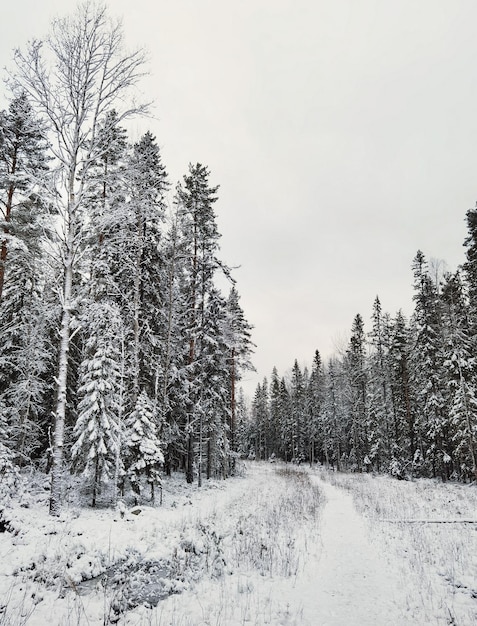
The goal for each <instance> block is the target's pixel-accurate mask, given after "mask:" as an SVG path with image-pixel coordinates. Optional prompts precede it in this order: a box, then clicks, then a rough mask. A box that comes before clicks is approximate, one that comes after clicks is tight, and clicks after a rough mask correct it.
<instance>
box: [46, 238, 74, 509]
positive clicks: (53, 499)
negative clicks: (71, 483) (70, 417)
mask: <svg viewBox="0 0 477 626" xmlns="http://www.w3.org/2000/svg"><path fill="white" fill-rule="evenodd" d="M73 258H74V251H73V232H72V227H71V226H70V232H69V234H68V241H67V254H66V259H65V274H64V286H63V311H62V316H61V331H60V354H59V363H58V378H57V385H58V397H57V403H56V413H55V432H54V439H53V453H52V457H53V464H52V470H51V494H50V515H55V516H58V515H59V514H60V512H61V504H62V491H63V445H64V430H65V415H66V392H67V378H68V352H69V346H70V320H71V295H72V285H73Z"/></svg>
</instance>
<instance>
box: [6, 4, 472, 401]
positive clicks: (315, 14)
mask: <svg viewBox="0 0 477 626" xmlns="http://www.w3.org/2000/svg"><path fill="white" fill-rule="evenodd" d="M75 6H76V2H73V1H72V0H41V2H39V1H38V0H22V1H21V2H11V3H8V15H4V20H3V24H4V28H3V29H2V37H1V38H0V58H1V59H2V61H3V62H2V65H8V64H9V62H10V59H11V51H12V49H13V48H14V47H15V46H19V47H23V46H24V44H25V42H26V41H27V40H28V39H30V38H32V37H41V36H43V35H45V34H46V33H47V32H48V29H49V23H50V21H51V18H52V17H54V16H55V15H61V16H63V15H65V14H67V13H70V12H72V11H73V10H74V7H75ZM109 7H110V12H111V14H112V15H114V16H119V17H122V18H123V23H124V30H125V34H126V41H127V44H128V45H129V47H130V48H131V49H133V48H137V47H144V48H146V50H147V51H148V55H149V59H150V64H149V69H150V76H149V77H148V78H147V79H145V80H144V82H143V85H142V87H143V91H144V93H145V96H146V98H147V99H153V100H154V101H155V119H150V120H148V121H147V122H146V123H144V122H143V123H142V124H141V125H139V124H138V125H137V127H136V132H138V133H139V132H141V131H142V130H146V129H147V128H149V129H150V130H151V131H152V132H153V133H154V134H155V135H156V137H157V139H158V142H159V144H160V146H161V148H162V153H163V160H164V163H165V165H166V167H167V169H168V171H169V174H170V177H171V180H172V182H173V183H175V182H176V181H177V180H178V179H179V178H181V177H182V175H183V174H184V173H185V172H186V171H187V167H188V163H189V162H193V163H196V162H200V163H203V164H206V165H208V166H209V168H210V171H211V183H212V184H214V185H215V184H219V185H220V190H219V198H220V199H219V202H218V203H217V204H216V205H215V208H216V211H217V218H218V225H219V230H220V232H221V233H222V239H221V255H222V258H223V260H224V261H225V262H227V263H228V264H229V265H232V266H240V268H239V269H237V270H236V271H235V277H236V279H237V288H238V291H239V293H240V294H241V304H242V307H243V308H244V310H245V314H246V316H247V318H248V320H249V321H250V322H251V323H252V324H253V325H254V327H255V329H254V335H253V338H254V342H255V343H256V344H257V349H256V353H255V357H254V363H255V365H256V367H257V370H258V371H257V374H254V375H253V376H247V379H248V380H247V382H246V386H245V388H246V390H247V391H250V392H251V393H253V390H254V388H255V386H256V384H257V382H258V381H261V380H262V378H263V377H264V376H267V377H268V376H269V374H270V372H271V370H272V367H273V366H274V365H276V366H277V368H278V370H279V373H280V374H282V373H285V372H286V371H287V370H288V369H289V368H290V367H291V366H292V365H293V361H294V359H295V358H297V359H298V360H299V362H300V363H302V364H310V363H311V360H312V357H313V353H314V351H315V349H319V350H320V352H321V353H322V356H323V357H324V358H325V359H326V358H327V357H329V356H331V355H332V354H333V353H335V352H336V346H337V345H338V346H340V345H341V344H342V342H343V341H344V338H345V337H347V335H348V333H349V329H350V327H351V324H352V321H353V318H354V316H355V315H356V313H361V315H362V316H363V318H364V320H365V323H366V324H367V327H368V330H369V326H370V323H369V320H370V316H371V311H372V304H373V301H374V299H375V297H376V295H379V297H380V299H381V303H382V306H383V309H384V310H385V311H388V312H389V313H391V314H393V315H394V314H395V312H396V311H397V310H398V309H400V308H402V309H403V311H404V313H407V314H409V313H410V311H411V310H412V300H411V298H412V286H411V285H412V272H411V262H412V259H413V257H414V256H415V254H416V252H417V250H418V249H421V250H422V251H423V252H424V254H425V255H426V257H427V258H428V259H431V258H437V259H443V260H444V261H446V262H447V264H448V266H449V269H451V270H453V269H455V268H456V267H457V265H458V264H460V263H461V262H462V261H463V260H464V248H463V246H462V243H463V240H464V238H465V236H466V228H465V222H464V218H465V212H466V211H467V209H469V208H471V207H472V206H474V205H475V201H476V200H477V36H476V24H477V2H476V1H475V0H418V1H416V0H307V1H303V0H302V1H300V0H293V1H292V0H239V1H238V2H237V1H235V2H228V1H226V0H173V1H171V0H167V1H166V0H164V1H161V0H134V1H133V2H132V1H131V0H110V2H109ZM4 12H5V9H4Z"/></svg>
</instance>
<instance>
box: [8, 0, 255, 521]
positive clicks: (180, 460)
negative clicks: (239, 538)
mask: <svg viewBox="0 0 477 626" xmlns="http://www.w3.org/2000/svg"><path fill="white" fill-rule="evenodd" d="M14 61H15V66H14V70H13V71H12V72H11V74H10V75H9V86H10V88H11V97H10V105H9V107H8V108H7V109H6V110H4V111H2V112H1V113H0V196H1V197H0V202H1V222H0V228H1V230H0V242H1V259H0V475H1V476H2V477H3V479H2V478H0V480H3V485H2V486H3V487H4V488H5V485H6V484H7V483H8V481H10V482H13V483H14V481H15V476H16V472H17V468H18V467H21V466H26V465H30V464H31V463H34V464H35V465H36V466H38V467H40V468H42V469H44V470H45V471H49V472H51V476H52V483H51V499H50V512H51V513H52V514H53V515H57V514H59V512H60V510H61V504H62V500H63V488H64V485H63V476H64V471H65V470H70V471H75V472H79V473H81V474H82V476H83V477H84V482H85V486H86V487H88V489H89V490H90V494H91V501H92V504H93V505H94V504H95V503H96V500H97V498H98V494H99V492H100V488H101V486H102V485H103V484H104V483H109V484H110V485H112V486H113V487H112V488H113V491H114V493H115V495H114V497H117V493H118V490H121V491H123V492H124V490H126V489H128V490H129V489H132V490H133V492H134V493H135V494H137V495H138V494H140V492H141V489H144V486H145V485H149V488H150V491H149V488H148V492H147V497H151V498H154V488H155V485H157V484H158V483H159V472H160V471H164V472H166V473H168V472H170V471H171V470H172V469H176V470H182V471H184V474H185V476H186V479H187V481H188V482H192V481H193V480H195V479H197V478H198V480H199V481H200V480H201V477H202V476H203V475H204V476H207V477H210V476H217V475H220V476H227V475H229V474H230V473H231V472H232V471H233V465H234V458H235V454H236V417H235V405H236V400H235V389H236V385H237V381H239V380H240V377H241V374H242V372H243V370H244V369H247V368H250V367H251V365H250V361H249V357H250V354H251V351H252V343H251V339H250V330H251V327H250V325H249V324H248V322H247V321H246V319H245V317H244V314H243V311H242V309H241V306H240V303H239V294H238V291H237V289H236V286H235V280H234V279H233V277H232V275H231V271H230V269H229V268H228V267H227V265H226V264H225V263H224V262H223V260H222V259H221V258H220V255H219V238H220V233H219V232H218V228H217V223H216V216H215V212H214V206H215V203H216V202H217V200H218V196H217V190H218V187H217V186H213V185H211V182H210V172H209V170H208V168H207V167H206V166H204V165H202V164H200V163H197V164H195V165H190V166H189V169H188V172H187V173H186V174H185V175H184V177H183V179H182V180H181V181H180V182H179V183H178V184H177V185H176V187H175V188H174V189H171V184H170V181H169V178H168V175H167V172H166V168H165V166H164V164H163V162H162V158H161V152H160V149H159V146H158V143H157V141H156V138H155V137H154V136H153V134H152V133H150V132H146V133H145V134H144V135H143V136H142V137H141V138H140V139H139V141H137V142H131V141H130V140H129V138H128V134H127V131H126V129H125V127H124V122H125V120H127V119H128V118H129V117H131V116H132V115H136V114H141V113H143V112H145V111H146V110H147V107H144V106H142V105H135V104H134V101H133V100H132V99H131V98H130V97H129V96H130V91H131V88H132V87H134V86H135V85H136V84H137V82H138V80H139V78H140V77H141V75H142V74H143V73H144V67H143V64H144V59H143V55H142V53H141V52H140V51H139V52H133V53H127V54H125V53H124V51H123V41H122V31H121V26H120V24H119V23H115V22H113V21H112V20H110V18H109V17H108V14H107V11H106V9H105V8H104V7H102V6H99V5H97V4H95V3H89V2H86V3H85V4H82V5H80V6H79V7H78V9H77V11H76V13H75V14H74V15H72V16H71V17H68V18H65V19H57V20H55V21H54V22H53V25H52V29H51V33H50V35H49V37H48V38H47V39H46V40H45V41H43V42H38V41H33V42H32V43H31V44H29V46H28V47H27V50H26V51H25V52H21V51H18V50H17V51H16V52H15V56H14ZM218 274H223V275H225V277H226V278H227V279H228V281H229V285H230V291H229V293H228V294H227V295H225V296H224V295H223V294H222V292H221V291H220V290H219V289H218V288H217V286H216V284H217V281H216V277H217V275H218ZM7 479H8V480H7Z"/></svg>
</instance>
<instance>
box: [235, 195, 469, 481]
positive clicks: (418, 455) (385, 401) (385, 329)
mask: <svg viewBox="0 0 477 626" xmlns="http://www.w3.org/2000/svg"><path fill="white" fill-rule="evenodd" d="M466 219H467V227H468V237H467V238H466V240H465V244H464V245H465V246H466V259H467V260H466V262H465V263H464V264H463V265H462V267H459V268H458V269H457V271H456V272H445V273H444V275H443V276H442V277H438V276H437V275H436V273H435V272H433V271H431V269H430V267H429V263H428V262H427V260H426V258H425V256H424V254H423V253H422V252H421V251H418V252H417V254H416V256H415V258H414V260H413V263H412V271H413V278H414V283H413V287H414V296H413V301H414V311H413V313H412V315H411V317H410V318H409V319H406V318H405V317H404V315H403V314H402V312H401V311H398V312H397V313H396V315H395V316H394V317H392V316H391V315H389V314H388V313H384V312H383V310H382V306H381V302H380V300H379V297H376V299H375V301H374V304H373V311H372V317H371V329H370V330H368V331H367V332H366V331H365V326H364V321H363V318H362V316H361V315H360V314H357V315H356V316H355V318H354V320H353V324H352V327H351V336H350V340H349V342H348V345H347V346H346V348H345V350H344V351H343V352H342V353H341V354H338V355H336V356H334V357H332V358H331V359H329V361H328V362H327V363H326V364H324V363H323V362H322V360H321V357H320V353H319V351H318V350H317V351H316V352H315V356H314V360H313V365H312V368H311V371H310V370H308V368H304V369H303V370H302V369H301V368H300V366H299V365H298V362H297V361H295V363H294V365H293V368H292V370H291V375H290V376H288V377H287V378H285V377H283V376H282V377H280V376H279V374H278V372H277V370H276V368H274V369H273V372H272V375H271V378H270V380H268V379H267V378H265V379H264V381H263V383H261V384H259V385H258V386H257V389H256V392H255V396H254V398H253V401H252V406H251V416H250V420H249V421H248V422H247V428H246V429H245V430H244V436H243V439H242V442H241V446H242V448H241V450H242V453H243V454H246V455H249V456H252V457H254V458H259V459H267V458H270V457H271V456H273V457H277V458H280V459H283V460H285V461H291V462H296V463H301V462H310V463H313V462H315V461H319V462H320V463H323V464H326V465H329V466H332V467H334V468H335V469H337V470H346V471H358V472H363V471H376V472H389V473H391V474H392V475H394V476H396V477H398V478H404V477H413V476H414V477H415V476H428V477H440V478H442V479H443V480H447V479H457V480H462V481H476V480H477V359H476V355H477V208H474V209H471V210H469V211H468V212H467V214H466Z"/></svg>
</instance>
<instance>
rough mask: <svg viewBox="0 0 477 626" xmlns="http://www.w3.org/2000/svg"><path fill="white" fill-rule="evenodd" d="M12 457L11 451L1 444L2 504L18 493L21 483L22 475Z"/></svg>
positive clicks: (0, 479) (0, 497) (0, 485)
mask: <svg viewBox="0 0 477 626" xmlns="http://www.w3.org/2000/svg"><path fill="white" fill-rule="evenodd" d="M11 456H12V454H11V451H10V450H9V449H8V448H7V447H6V446H5V445H4V444H3V443H1V442H0V504H1V503H2V502H3V503H5V502H6V501H8V500H9V499H10V498H11V497H12V496H13V495H14V494H15V493H16V491H17V489H18V485H19V483H20V474H19V472H18V468H17V467H16V466H15V465H14V464H13V463H12V461H11Z"/></svg>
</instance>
